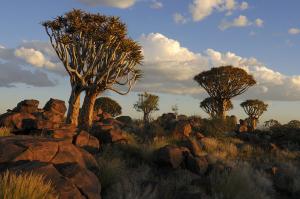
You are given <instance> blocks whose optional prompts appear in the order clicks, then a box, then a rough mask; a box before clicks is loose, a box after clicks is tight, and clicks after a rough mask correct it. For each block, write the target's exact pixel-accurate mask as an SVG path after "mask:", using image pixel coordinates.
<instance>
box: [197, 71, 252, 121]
mask: <svg viewBox="0 0 300 199" xmlns="http://www.w3.org/2000/svg"><path fill="white" fill-rule="evenodd" d="M194 80H195V81H197V82H198V83H199V85H200V86H201V87H202V88H204V89H205V91H206V92H207V93H208V95H209V96H210V97H211V98H213V99H215V100H216V103H217V106H218V108H217V113H216V114H217V116H218V117H220V118H222V119H224V118H225V117H226V107H227V106H228V105H227V103H228V102H229V101H230V99H231V98H233V97H236V96H238V95H240V94H242V93H244V92H245V91H246V90H247V89H248V88H249V87H251V86H253V85H254V84H255V83H256V81H255V80H254V78H253V76H252V75H249V74H248V73H247V72H246V71H245V70H243V69H241V68H236V67H233V66H220V67H217V68H212V69H210V70H209V71H204V72H201V73H200V74H198V75H196V76H195V77H194Z"/></svg>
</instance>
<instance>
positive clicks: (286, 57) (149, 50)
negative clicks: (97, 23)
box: [0, 0, 300, 122]
mask: <svg viewBox="0 0 300 199" xmlns="http://www.w3.org/2000/svg"><path fill="white" fill-rule="evenodd" d="M73 8H80V9H83V10H86V11H88V12H94V13H96V12H99V13H102V14H106V15H116V16H120V17H121V20H122V21H123V22H125V23H126V24H127V25H128V32H129V35H130V36H131V37H132V38H133V39H135V40H137V41H139V42H140V43H141V45H142V46H143V48H144V53H145V62H144V66H143V69H144V72H145V74H146V77H145V80H143V81H142V82H140V83H137V85H136V89H135V90H134V91H143V90H147V91H150V92H156V93H158V94H159V95H160V96H161V102H160V107H161V111H160V112H159V113H157V114H160V113H162V112H168V111H170V110H171V106H172V105H174V104H178V106H179V111H180V112H181V113H184V114H189V115H191V114H200V115H202V116H203V117H206V115H205V114H204V113H203V112H202V111H201V110H200V108H199V102H200V101H201V100H202V99H203V98H204V97H205V94H204V93H203V91H201V89H197V85H196V84H195V83H194V82H192V80H191V79H192V77H193V76H194V75H196V74H197V73H199V72H201V71H203V70H205V69H209V68H210V67H212V66H219V65H222V64H233V65H236V66H238V67H243V68H245V69H247V70H248V71H249V72H250V73H252V74H253V75H254V76H255V77H256V79H257V80H258V82H259V84H258V85H257V86H256V87H255V88H253V89H250V90H249V92H247V93H246V94H245V95H243V96H241V97H240V98H237V99H235V101H234V103H235V109H234V110H233V111H232V112H231V113H232V114H237V115H238V116H239V117H246V115H245V114H244V113H243V111H242V109H241V108H240V107H239V103H240V101H239V100H244V99H249V98H259V99H262V100H265V101H267V102H268V103H269V104H270V106H269V111H268V112H267V113H266V114H264V116H263V118H262V120H266V119H270V118H275V119H278V120H281V121H283V122H286V121H288V120H291V119H300V102H299V101H300V67H299V65H300V64H299V63H300V56H299V52H300V12H299V8H300V1H299V0H288V1H286V0H276V1H274V0H263V1H262V0H252V1H249V0H244V1H243V0H156V1H152V0H110V1H109V0H94V1H93V0H51V1H50V0H43V1H35V0H26V1H17V0H10V1H8V0H3V1H1V7H0V18H1V20H0V26H1V31H0V45H1V46H3V47H2V48H0V63H2V64H1V65H0V69H1V73H2V75H1V74H0V93H1V94H0V96H1V97H0V99H1V100H0V102H1V103H0V112H4V111H5V110H6V109H8V108H12V107H13V106H15V104H16V103H17V102H18V101H20V100H21V99H26V98H36V99H39V100H40V101H41V104H42V105H43V103H44V102H45V101H46V100H47V99H49V98H50V97H56V98H60V99H63V100H65V101H66V102H67V99H68V96H69V92H70V90H69V89H70V88H69V83H68V80H67V77H65V76H63V75H62V74H63V68H62V66H61V65H60V63H59V61H58V60H57V59H56V58H55V56H54V55H53V54H52V53H51V52H50V48H49V47H47V42H48V38H47V36H46V34H45V32H44V29H43V28H42V26H41V25H40V22H42V21H44V20H48V19H51V18H54V17H56V16H58V15H62V14H63V13H65V12H67V11H69V10H71V9H73ZM175 16H177V18H176V19H175ZM176 20H177V21H176ZM30 56H31V57H30ZM254 58H255V60H254ZM4 63H6V64H4ZM24 70H25V71H26V74H24V73H23V72H24ZM170 71H172V72H170ZM35 78H36V79H35ZM154 83H155V84H154ZM41 85H44V86H41ZM107 95H110V96H112V97H113V98H114V99H116V100H117V101H119V102H120V103H121V104H122V106H123V109H124V111H123V112H124V114H130V115H132V116H134V117H139V116H141V115H140V114H139V113H136V112H135V111H134V110H133V109H132V106H133V105H132V104H133V103H134V102H135V101H136V100H137V93H135V92H133V93H131V94H130V95H128V96H126V97H123V96H118V95H115V94H111V93H107ZM157 114H156V115H157Z"/></svg>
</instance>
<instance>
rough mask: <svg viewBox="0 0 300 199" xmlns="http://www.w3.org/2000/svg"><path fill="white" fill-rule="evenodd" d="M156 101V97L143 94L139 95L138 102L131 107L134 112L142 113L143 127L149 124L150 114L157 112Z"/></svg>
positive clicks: (157, 98) (157, 99)
mask: <svg viewBox="0 0 300 199" xmlns="http://www.w3.org/2000/svg"><path fill="white" fill-rule="evenodd" d="M158 101H159V97H158V96H156V95H152V94H150V93H147V92H145V93H141V94H139V100H138V101H137V102H136V103H135V104H134V105H133V107H134V109H135V110H136V111H138V112H143V113H144V124H145V125H147V124H149V122H150V115H151V113H153V112H154V111H158V110H159V108H158Z"/></svg>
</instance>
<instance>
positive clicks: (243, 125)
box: [236, 120, 248, 133]
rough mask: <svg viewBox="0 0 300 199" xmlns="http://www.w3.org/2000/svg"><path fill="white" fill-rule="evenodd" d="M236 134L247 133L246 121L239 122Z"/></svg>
mask: <svg viewBox="0 0 300 199" xmlns="http://www.w3.org/2000/svg"><path fill="white" fill-rule="evenodd" d="M236 131H237V133H245V132H248V124H247V121H246V120H240V124H238V125H237V130H236Z"/></svg>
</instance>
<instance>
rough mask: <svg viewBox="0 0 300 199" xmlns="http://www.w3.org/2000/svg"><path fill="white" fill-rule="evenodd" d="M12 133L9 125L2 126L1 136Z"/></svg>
mask: <svg viewBox="0 0 300 199" xmlns="http://www.w3.org/2000/svg"><path fill="white" fill-rule="evenodd" d="M10 135H11V130H10V129H9V128H7V127H0V137H3V136H10Z"/></svg>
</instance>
